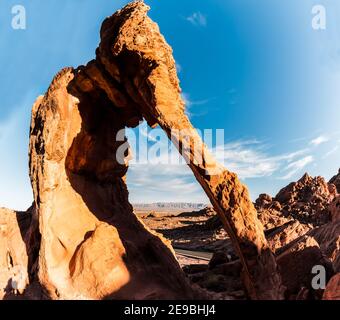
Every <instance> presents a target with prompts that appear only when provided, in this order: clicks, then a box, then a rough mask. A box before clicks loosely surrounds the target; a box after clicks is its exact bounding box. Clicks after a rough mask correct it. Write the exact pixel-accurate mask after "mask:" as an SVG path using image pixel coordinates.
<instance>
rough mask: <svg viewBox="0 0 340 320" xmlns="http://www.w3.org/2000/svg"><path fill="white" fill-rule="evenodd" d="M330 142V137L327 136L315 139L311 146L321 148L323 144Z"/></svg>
mask: <svg viewBox="0 0 340 320" xmlns="http://www.w3.org/2000/svg"><path fill="white" fill-rule="evenodd" d="M328 141H329V137H328V136H325V135H321V136H319V137H317V138H315V139H313V140H312V141H311V142H310V143H309V144H310V145H313V146H319V145H320V144H323V143H325V142H328Z"/></svg>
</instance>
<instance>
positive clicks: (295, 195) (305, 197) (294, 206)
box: [274, 174, 337, 225]
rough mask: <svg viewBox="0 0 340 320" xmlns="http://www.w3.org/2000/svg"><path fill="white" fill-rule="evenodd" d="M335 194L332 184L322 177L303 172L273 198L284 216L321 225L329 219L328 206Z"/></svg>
mask: <svg viewBox="0 0 340 320" xmlns="http://www.w3.org/2000/svg"><path fill="white" fill-rule="evenodd" d="M336 195H337V192H336V189H335V187H334V185H332V184H328V183H326V181H325V180H324V178H322V177H315V178H313V177H311V176H309V175H308V174H305V175H304V176H303V177H302V178H301V179H300V180H298V181H297V182H292V183H291V184H289V185H288V186H287V187H285V188H283V189H282V190H281V191H280V192H279V193H278V194H277V195H276V197H275V198H274V200H275V201H278V202H279V203H280V205H281V207H282V213H283V214H284V215H285V216H286V217H289V216H290V217H292V218H294V219H297V220H299V221H301V222H303V223H313V224H315V225H321V224H324V223H327V222H329V221H330V213H329V209H328V207H329V204H330V203H331V202H332V201H333V199H334V198H335V197H336Z"/></svg>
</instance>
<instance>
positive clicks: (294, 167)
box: [280, 155, 314, 180]
mask: <svg viewBox="0 0 340 320" xmlns="http://www.w3.org/2000/svg"><path fill="white" fill-rule="evenodd" d="M313 161H314V157H313V156H310V155H309V156H306V157H304V158H302V159H299V160H296V161H294V162H292V163H290V164H289V165H288V166H287V168H286V169H285V171H288V173H287V174H286V175H284V176H282V177H280V179H282V180H287V179H290V178H292V177H293V176H294V175H295V174H296V173H298V172H299V171H300V170H302V169H303V168H305V167H306V166H307V165H308V164H310V163H312V162H313Z"/></svg>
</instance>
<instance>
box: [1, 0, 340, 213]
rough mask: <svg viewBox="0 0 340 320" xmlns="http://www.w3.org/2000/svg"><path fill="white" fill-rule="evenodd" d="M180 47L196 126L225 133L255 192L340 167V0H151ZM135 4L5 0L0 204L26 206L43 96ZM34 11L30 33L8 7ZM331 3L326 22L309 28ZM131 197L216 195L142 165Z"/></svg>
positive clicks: (229, 159)
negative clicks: (32, 141)
mask: <svg viewBox="0 0 340 320" xmlns="http://www.w3.org/2000/svg"><path fill="white" fill-rule="evenodd" d="M146 2H147V3H148V4H149V5H150V6H151V8H152V9H151V12H150V16H151V17H152V18H153V19H154V20H155V21H156V22H157V23H158V24H159V25H160V28H161V31H162V33H163V34H164V35H165V37H166V39H167V41H168V42H169V43H170V44H171V46H172V47H173V49H174V55H175V58H176V61H177V64H178V69H179V77H180V80H181V86H182V89H183V96H184V98H185V100H186V102H187V107H188V113H189V115H190V118H191V121H192V122H193V124H194V126H196V127H197V128H199V129H201V130H202V129H224V130H225V143H224V144H223V146H219V148H221V149H223V151H224V154H225V155H226V156H225V158H224V159H220V160H224V163H225V165H226V167H227V168H229V169H231V170H233V171H236V172H237V173H239V174H240V176H241V178H242V180H243V181H244V182H245V183H246V184H247V185H248V187H249V189H250V191H251V195H252V197H253V198H255V197H256V196H257V195H258V194H259V193H262V192H266V193H270V194H275V193H276V192H277V191H278V190H279V189H280V188H281V187H283V186H285V185H287V184H288V183H289V182H291V181H294V180H296V179H298V178H299V177H300V176H301V175H302V174H303V173H304V172H306V171H308V172H309V173H310V174H312V175H322V176H325V177H326V178H330V177H331V176H332V175H333V174H335V173H336V172H337V170H338V168H339V167H340V127H339V119H340V25H339V24H340V22H339V21H340V3H339V2H338V1H332V0H328V1H326V0H318V1H312V0H299V1H296V0H285V1H283V0H281V1H273V0H256V1H255V0H243V1H240V0H228V1H223V0H209V1H208V0H186V1H182V2H181V4H180V5H179V3H178V2H177V1H173V0H162V1H159V0H158V1H156V0H155V1H154V0H149V1H146ZM125 3H127V1H116V0H112V1H107V0H73V1H66V0H58V1H56V0H48V1H46V0H29V1H28V0H15V1H11V0H6V1H1V3H0V42H1V49H2V50H1V51H0V70H1V77H0V96H1V107H0V149H1V157H0V206H7V207H10V208H15V209H25V208H26V207H28V206H29V205H30V203H31V201H32V193H31V188H30V184H29V178H28V157H27V153H28V150H27V149H28V129H29V119H30V110H31V106H32V104H33V102H34V100H35V98H36V97H37V96H38V95H40V94H43V93H44V92H45V90H46V89H47V87H48V85H49V83H50V81H51V79H52V78H53V75H54V74H55V73H56V72H57V71H58V70H59V69H61V68H62V67H64V66H74V67H76V66H78V65H80V64H84V63H86V62H87V61H88V60H90V59H92V58H93V57H94V52H95V48H96V47H97V45H98V42H99V28H100V25H101V22H102V20H103V19H104V18H105V17H106V16H108V15H110V14H112V13H113V12H114V11H115V10H116V9H118V8H120V7H121V6H122V5H124V4H125ZM17 4H21V5H23V6H24V7H25V8H26V15H27V28H26V30H13V29H12V28H11V20H12V14H11V9H12V7H13V6H14V5H17ZM316 4H322V5H324V7H325V8H326V13H327V21H326V23H327V24H326V30H314V29H313V28H312V26H311V21H312V18H313V16H312V14H311V10H312V7H313V6H314V5H316ZM128 186H129V190H130V200H131V201H132V202H152V201H193V202H206V201H207V199H206V197H205V195H204V194H203V192H202V191H201V190H200V188H199V186H198V185H197V183H195V181H194V179H193V177H192V175H191V174H190V172H189V171H188V170H187V169H186V168H185V167H181V168H177V167H170V168H169V167H168V168H166V167H164V166H163V167H162V166H157V165H156V166H143V167H142V166H138V165H134V166H132V167H131V170H130V172H129V174H128Z"/></svg>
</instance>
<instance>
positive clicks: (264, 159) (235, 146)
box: [212, 140, 308, 179]
mask: <svg viewBox="0 0 340 320" xmlns="http://www.w3.org/2000/svg"><path fill="white" fill-rule="evenodd" d="M212 151H213V153H214V154H215V155H216V157H217V159H218V161H219V162H221V163H222V164H224V165H225V167H227V168H228V169H229V170H231V171H234V172H236V173H237V174H238V175H239V176H240V178H243V179H249V178H260V177H268V176H273V175H274V174H279V173H280V172H282V171H283V170H284V169H285V168H288V167H289V166H291V167H293V165H292V164H293V163H294V162H298V161H300V160H301V157H302V156H303V155H305V154H306V152H308V149H301V150H298V151H294V152H291V153H284V154H280V155H270V154H269V151H268V149H267V146H266V145H265V144H264V143H262V142H261V141H258V140H240V141H236V142H235V141H234V142H230V143H227V144H225V145H224V146H218V147H217V148H215V149H213V150H212ZM293 161H294V162H293ZM292 175H293V174H292Z"/></svg>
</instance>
